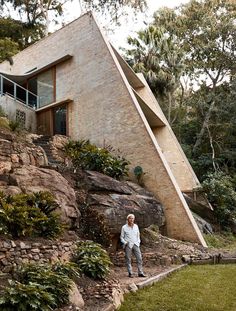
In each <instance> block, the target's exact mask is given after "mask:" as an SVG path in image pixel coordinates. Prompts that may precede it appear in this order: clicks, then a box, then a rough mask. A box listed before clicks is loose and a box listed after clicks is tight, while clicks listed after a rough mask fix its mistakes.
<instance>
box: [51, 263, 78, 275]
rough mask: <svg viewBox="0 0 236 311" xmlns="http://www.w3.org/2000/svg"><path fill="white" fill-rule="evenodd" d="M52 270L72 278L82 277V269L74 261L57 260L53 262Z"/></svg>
mask: <svg viewBox="0 0 236 311" xmlns="http://www.w3.org/2000/svg"><path fill="white" fill-rule="evenodd" d="M52 270H53V271H54V272H55V273H59V274H63V275H67V276H68V277H69V278H71V279H73V278H78V277H80V269H79V267H78V265H77V264H76V263H74V262H65V263H64V262H63V263H62V262H61V261H57V262H55V263H54V264H53V266H52Z"/></svg>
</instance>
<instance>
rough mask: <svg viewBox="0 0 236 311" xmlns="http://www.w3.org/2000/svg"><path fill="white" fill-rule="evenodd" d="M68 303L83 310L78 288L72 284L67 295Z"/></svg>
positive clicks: (82, 301)
mask: <svg viewBox="0 0 236 311" xmlns="http://www.w3.org/2000/svg"><path fill="white" fill-rule="evenodd" d="M69 301H70V303H71V304H73V305H74V306H76V307H78V308H83V307H84V300H83V297H82V295H81V294H80V292H79V290H78V287H77V286H76V284H75V283H74V282H73V283H72V286H71V290H70V293H69Z"/></svg>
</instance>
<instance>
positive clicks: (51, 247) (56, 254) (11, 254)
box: [0, 239, 75, 272]
mask: <svg viewBox="0 0 236 311" xmlns="http://www.w3.org/2000/svg"><path fill="white" fill-rule="evenodd" d="M74 249H75V242H74V241H69V242H67V241H59V240H57V241H48V240H43V241H42V242H34V241H21V240H17V241H13V240H9V239H1V240H0V271H2V272H9V271H11V269H12V268H13V267H17V266H18V265H21V264H23V263H47V262H55V261H58V260H61V261H68V260H69V259H70V257H71V254H72V252H73V250H74Z"/></svg>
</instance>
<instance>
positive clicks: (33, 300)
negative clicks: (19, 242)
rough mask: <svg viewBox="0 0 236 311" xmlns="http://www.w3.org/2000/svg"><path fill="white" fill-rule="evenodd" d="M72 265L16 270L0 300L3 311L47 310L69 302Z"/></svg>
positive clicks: (34, 265)
mask: <svg viewBox="0 0 236 311" xmlns="http://www.w3.org/2000/svg"><path fill="white" fill-rule="evenodd" d="M69 275H73V276H75V275H76V276H78V268H77V266H76V264H74V263H67V264H64V263H61V262H57V263H56V264H54V265H49V264H27V265H23V266H21V267H19V268H18V269H17V270H16V271H15V273H14V275H13V278H14V279H13V280H9V286H8V287H6V288H5V290H4V292H3V294H2V296H1V298H0V310H2V311H4V310H5V311H16V310H17V311H29V310H36V311H49V310H53V309H54V308H57V307H61V306H63V305H65V304H68V302H69V291H70V289H71V286H72V281H71V279H70V277H69Z"/></svg>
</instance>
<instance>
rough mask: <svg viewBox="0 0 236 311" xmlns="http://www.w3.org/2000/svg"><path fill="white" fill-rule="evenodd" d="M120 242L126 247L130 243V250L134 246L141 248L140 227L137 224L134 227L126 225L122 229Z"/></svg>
mask: <svg viewBox="0 0 236 311" xmlns="http://www.w3.org/2000/svg"><path fill="white" fill-rule="evenodd" d="M120 240H121V243H123V244H124V245H126V244H127V243H128V246H129V247H130V248H132V247H133V246H134V244H135V245H137V246H138V247H139V245H140V233H139V228H138V226H137V225H136V224H134V225H133V226H132V227H131V226H129V225H128V224H126V225H124V226H123V227H122V229H121V235H120Z"/></svg>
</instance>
